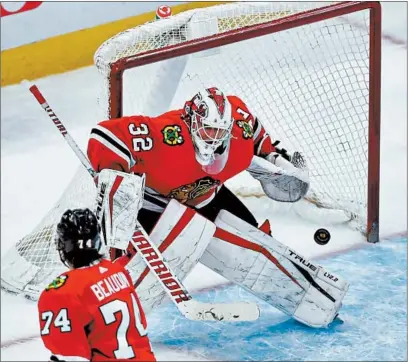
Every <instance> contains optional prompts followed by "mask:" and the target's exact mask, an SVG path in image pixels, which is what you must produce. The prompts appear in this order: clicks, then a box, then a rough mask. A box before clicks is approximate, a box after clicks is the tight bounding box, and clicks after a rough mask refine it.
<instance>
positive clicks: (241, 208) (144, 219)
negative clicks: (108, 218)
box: [138, 185, 258, 233]
mask: <svg viewBox="0 0 408 362" xmlns="http://www.w3.org/2000/svg"><path fill="white" fill-rule="evenodd" d="M220 210H226V211H229V212H230V213H232V214H234V215H235V216H237V217H239V218H240V219H241V220H244V221H246V222H247V223H249V224H251V225H253V226H255V227H257V226H258V223H257V221H256V219H255V217H254V215H252V213H251V212H250V211H249V210H248V208H247V207H246V206H245V205H244V204H243V203H242V202H241V200H240V199H239V198H238V197H237V196H235V195H234V194H233V193H232V192H231V191H230V190H229V189H228V188H227V187H225V186H224V185H223V186H222V187H221V188H220V190H219V191H218V193H217V194H216V195H215V197H214V199H212V200H211V202H210V203H209V204H208V205H206V206H204V207H202V208H201V209H196V211H197V212H198V213H199V214H201V215H203V216H204V217H206V218H207V219H209V220H211V221H214V220H215V219H216V217H217V215H218V213H219V212H220ZM160 215H161V213H159V212H155V211H151V210H147V209H143V208H142V209H140V210H139V216H138V220H139V222H140V224H141V225H142V226H143V228H144V229H145V230H146V231H147V232H148V233H150V232H151V231H152V229H153V227H154V225H155V224H156V222H157V220H158V219H159V218H160Z"/></svg>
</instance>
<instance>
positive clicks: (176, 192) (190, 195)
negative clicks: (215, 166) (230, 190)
mask: <svg viewBox="0 0 408 362" xmlns="http://www.w3.org/2000/svg"><path fill="white" fill-rule="evenodd" d="M219 184H220V181H218V180H214V179H213V178H211V177H209V176H206V177H203V178H200V179H199V180H197V181H195V182H192V183H190V184H187V185H183V186H180V187H177V188H175V189H173V190H171V191H170V193H169V194H168V195H167V197H169V198H171V199H176V200H177V201H179V202H181V203H182V204H184V203H186V202H187V201H189V200H194V199H195V198H197V197H200V196H202V195H205V194H206V193H207V192H208V191H210V190H211V189H213V188H215V187H217V186H218V185H219Z"/></svg>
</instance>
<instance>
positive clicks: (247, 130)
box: [237, 121, 254, 140]
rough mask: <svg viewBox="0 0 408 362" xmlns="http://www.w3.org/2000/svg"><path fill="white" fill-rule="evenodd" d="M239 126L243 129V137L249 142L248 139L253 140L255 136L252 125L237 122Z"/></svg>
mask: <svg viewBox="0 0 408 362" xmlns="http://www.w3.org/2000/svg"><path fill="white" fill-rule="evenodd" d="M237 125H238V126H239V127H240V128H242V135H243V136H244V138H245V139H246V140H247V139H248V138H252V137H253V136H254V130H253V129H252V127H251V125H250V124H249V123H248V122H246V121H237Z"/></svg>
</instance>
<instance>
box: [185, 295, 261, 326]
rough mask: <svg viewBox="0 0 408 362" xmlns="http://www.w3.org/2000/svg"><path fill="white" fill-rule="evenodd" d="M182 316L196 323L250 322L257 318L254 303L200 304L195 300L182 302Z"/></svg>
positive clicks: (256, 307) (257, 313)
mask: <svg viewBox="0 0 408 362" xmlns="http://www.w3.org/2000/svg"><path fill="white" fill-rule="evenodd" d="M181 309H182V312H183V314H184V316H185V317H186V318H188V319H191V320H196V321H217V322H252V321H255V320H257V319H258V318H259V315H260V311H259V307H258V305H257V304H256V303H249V302H238V303H201V302H197V301H195V300H189V301H187V302H183V306H182V308H181Z"/></svg>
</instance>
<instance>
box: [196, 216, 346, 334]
mask: <svg viewBox="0 0 408 362" xmlns="http://www.w3.org/2000/svg"><path fill="white" fill-rule="evenodd" d="M215 224H216V225H217V230H216V232H215V235H214V238H213V239H212V240H211V242H210V244H209V246H208V247H207V249H206V251H205V252H204V253H203V256H202V257H201V259H200V262H201V263H203V264H204V265H206V266H207V267H209V268H210V269H212V270H214V271H215V272H217V273H219V274H221V275H222V276H224V277H225V278H227V279H229V280H230V281H232V282H234V283H236V284H238V285H240V286H242V287H244V288H245V289H247V290H249V291H250V292H251V293H253V294H254V295H256V296H258V297H259V298H261V299H263V300H265V301H266V302H268V303H269V304H271V305H273V306H274V307H276V308H278V309H279V310H281V311H283V312H284V313H286V314H288V315H290V316H293V317H294V318H295V319H297V320H298V321H300V322H302V323H304V324H306V325H309V326H311V327H326V326H328V324H330V323H331V322H332V321H333V319H334V318H335V316H336V315H337V313H338V310H339V309H340V307H341V302H342V300H343V298H344V296H345V294H346V292H347V290H348V283H347V282H346V281H344V280H343V279H341V278H340V277H339V276H337V275H334V274H333V273H329V272H328V271H327V270H325V269H324V268H322V267H321V266H318V265H317V264H315V263H312V262H310V261H308V260H307V259H305V258H303V257H302V256H301V255H299V254H298V253H296V252H295V251H294V250H293V249H290V248H289V247H287V246H285V245H284V244H282V243H280V242H279V241H277V240H276V239H274V238H273V237H271V236H269V235H267V234H265V233H264V232H262V231H260V230H259V229H257V228H255V227H253V226H251V225H249V224H247V223H245V222H243V221H242V220H240V219H239V218H237V217H236V216H234V215H232V214H231V213H229V212H227V211H225V210H222V211H221V212H220V213H219V215H218V217H217V219H216V220H215Z"/></svg>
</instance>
